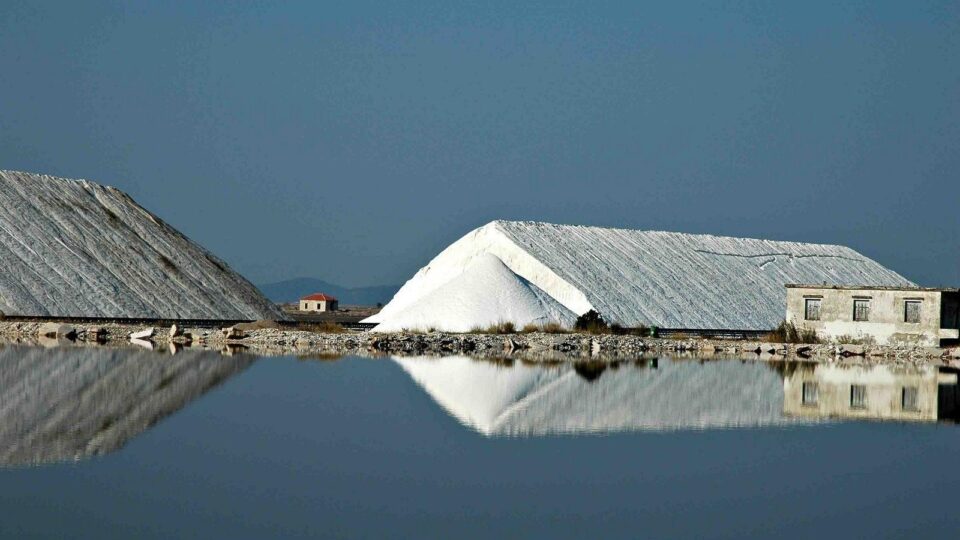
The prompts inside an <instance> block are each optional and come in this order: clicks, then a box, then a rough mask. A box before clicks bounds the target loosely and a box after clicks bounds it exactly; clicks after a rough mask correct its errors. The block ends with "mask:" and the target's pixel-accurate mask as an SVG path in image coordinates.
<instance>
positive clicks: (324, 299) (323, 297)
mask: <svg viewBox="0 0 960 540" xmlns="http://www.w3.org/2000/svg"><path fill="white" fill-rule="evenodd" d="M338 304H339V302H338V301H337V299H336V298H334V297H332V296H330V295H329V294H323V293H317V294H311V295H310V296H304V297H303V298H301V299H300V311H316V312H322V311H336V310H337V307H338Z"/></svg>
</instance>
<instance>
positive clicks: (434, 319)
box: [376, 253, 575, 332]
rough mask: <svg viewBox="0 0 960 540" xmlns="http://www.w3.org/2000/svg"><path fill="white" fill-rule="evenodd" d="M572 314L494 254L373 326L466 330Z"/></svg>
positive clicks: (563, 319) (566, 321) (563, 320)
mask: <svg viewBox="0 0 960 540" xmlns="http://www.w3.org/2000/svg"><path fill="white" fill-rule="evenodd" d="M574 319H575V317H574V315H573V313H571V312H570V310H568V309H566V308H564V307H563V306H562V305H560V304H559V303H558V302H557V301H556V300H554V299H553V298H551V297H550V295H548V294H547V293H545V292H543V291H542V290H540V289H539V288H537V287H536V286H535V285H532V284H531V283H530V282H529V281H527V280H525V279H523V278H521V277H519V276H517V275H516V274H514V273H513V272H512V271H510V269H509V268H507V267H506V266H505V265H504V264H503V262H502V261H501V260H500V259H498V258H497V257H495V256H493V255H490V254H486V253H484V254H480V255H478V256H477V257H475V258H474V259H473V260H472V261H470V262H469V264H468V265H467V266H466V267H465V269H464V271H463V272H461V273H460V274H459V275H457V276H455V277H453V278H452V279H450V280H449V281H448V282H447V283H445V284H443V285H441V286H440V287H437V288H436V289H434V290H433V291H430V292H429V293H428V294H426V295H424V296H423V297H422V298H420V299H418V300H417V301H416V302H414V303H413V304H411V305H410V306H408V307H407V308H406V309H405V310H403V311H402V312H401V313H398V314H397V315H396V316H394V317H391V318H390V319H388V320H386V321H384V322H383V323H381V324H380V325H378V326H377V327H376V330H377V331H378V332H396V331H400V330H430V329H434V330H441V331H445V332H468V331H470V330H472V329H477V328H486V327H488V326H492V325H495V324H498V323H501V322H510V323H513V324H514V325H515V326H516V327H517V328H520V327H522V326H524V325H526V324H547V323H559V324H562V325H566V326H569V325H570V324H571V323H572V322H573V321H574Z"/></svg>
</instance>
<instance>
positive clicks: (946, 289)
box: [785, 283, 960, 292]
mask: <svg viewBox="0 0 960 540" xmlns="http://www.w3.org/2000/svg"><path fill="white" fill-rule="evenodd" d="M785 287H786V288H788V289H837V290H844V291H908V292H909V291H915V292H960V288H956V287H897V286H892V287H891V286H888V285H824V284H819V285H813V284H809V285H807V284H802V283H787V284H786V285H785Z"/></svg>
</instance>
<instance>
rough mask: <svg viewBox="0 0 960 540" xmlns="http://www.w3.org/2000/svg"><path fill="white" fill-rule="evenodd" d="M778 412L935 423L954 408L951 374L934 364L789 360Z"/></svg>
mask: <svg viewBox="0 0 960 540" xmlns="http://www.w3.org/2000/svg"><path fill="white" fill-rule="evenodd" d="M783 395H784V400H783V410H784V413H786V414H788V415H791V416H795V417H808V418H813V417H817V418H823V417H831V418H861V419H876V420H906V421H936V420H945V419H952V418H954V417H955V416H956V410H957V406H956V404H957V397H958V396H957V374H956V373H948V372H943V371H940V370H939V369H938V368H936V367H934V366H923V367H909V366H889V365H878V366H860V365H847V366H842V365H836V364H813V363H810V364H804V363H801V364H793V365H791V369H788V370H787V373H786V374H785V376H784V380H783Z"/></svg>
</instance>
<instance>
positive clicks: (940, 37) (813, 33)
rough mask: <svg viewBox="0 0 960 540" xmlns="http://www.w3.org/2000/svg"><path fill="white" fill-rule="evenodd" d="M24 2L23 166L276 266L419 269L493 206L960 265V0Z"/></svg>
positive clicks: (272, 270) (954, 269)
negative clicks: (103, 189)
mask: <svg viewBox="0 0 960 540" xmlns="http://www.w3.org/2000/svg"><path fill="white" fill-rule="evenodd" d="M214 4H215V3H213V2H129V3H127V2H31V3H16V5H11V3H9V2H5V3H4V4H3V5H2V6H0V73H2V74H3V77H2V80H0V168H5V169H16V170H27V171H33V172H44V173H49V174H55V175H59V176H66V177H73V178H89V179H93V180H96V181H99V182H101V183H105V184H110V185H114V186H117V187H119V188H121V189H124V190H126V191H127V192H128V193H130V194H131V195H132V196H133V197H134V198H135V199H136V200H137V201H138V202H140V203H141V204H143V205H144V206H146V207H147V208H149V209H150V210H152V211H154V212H156V213H157V214H159V215H160V216H161V217H163V218H164V219H165V220H166V221H168V222H170V223H171V224H173V225H174V226H176V227H177V228H179V229H180V230H182V231H183V232H184V233H186V234H187V235H189V236H190V237H191V238H193V239H195V240H197V241H199V242H200V243H202V244H203V245H205V246H206V247H208V248H210V249H211V250H213V251H214V252H216V253H217V254H219V255H221V256H222V257H223V258H225V259H226V260H227V261H228V262H230V264H231V265H232V266H233V267H234V268H236V269H237V270H239V271H240V272H242V273H244V274H245V275H246V276H248V277H249V278H251V279H252V280H253V281H255V282H266V281H273V280H279V279H284V278H288V277H294V276H313V277H319V278H323V279H326V280H328V281H332V282H336V283H342V284H344V285H348V286H358V285H368V284H378V283H394V282H402V281H403V280H405V279H406V278H408V277H409V276H410V275H411V274H412V273H413V272H414V271H415V270H416V269H417V268H419V267H420V266H422V265H423V264H425V263H426V261H427V260H429V258H430V257H431V256H432V255H434V254H435V253H436V252H438V251H439V250H440V249H442V248H443V247H444V246H445V245H447V244H448V243H450V242H451V241H453V240H455V239H456V238H458V237H460V236H462V235H463V234H464V233H466V232H467V231H468V230H470V229H472V228H474V227H476V226H479V225H481V224H483V223H486V222H488V221H490V220H493V219H531V220H544V221H552V222H558V223H578V224H593V225H604V226H619V227H630V228H642V229H660V230H673V231H682V232H694V233H713V234H723V235H735V236H749V237H762V238H771V239H781V240H797V241H808V242H824V243H838V244H844V245H848V246H850V247H853V248H854V249H857V250H858V251H861V252H862V253H864V254H866V255H868V256H871V257H873V258H875V259H877V260H879V261H880V262H881V263H883V264H885V265H887V266H890V267H892V268H894V269H895V270H897V271H899V272H901V273H902V274H904V275H905V276H907V277H909V278H911V279H913V280H915V281H918V282H921V283H923V284H928V285H937V284H954V285H955V284H957V283H960V248H958V243H957V240H956V238H957V232H958V230H960V175H958V171H960V4H957V3H956V2H802V3H801V2H793V3H787V2H744V3H737V2H730V3H723V4H722V5H721V3H719V2H703V3H698V2H664V3H654V2H643V3H641V2H552V3H549V4H547V3H535V2H486V3H482V4H480V5H458V4H455V3H452V2H429V1H419V2H409V3H405V2H392V3H383V4H380V3H367V2H343V3H325V2H285V3H283V5H282V6H281V5H274V3H252V2H251V3H244V4H243V5H233V6H223V5H214Z"/></svg>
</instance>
